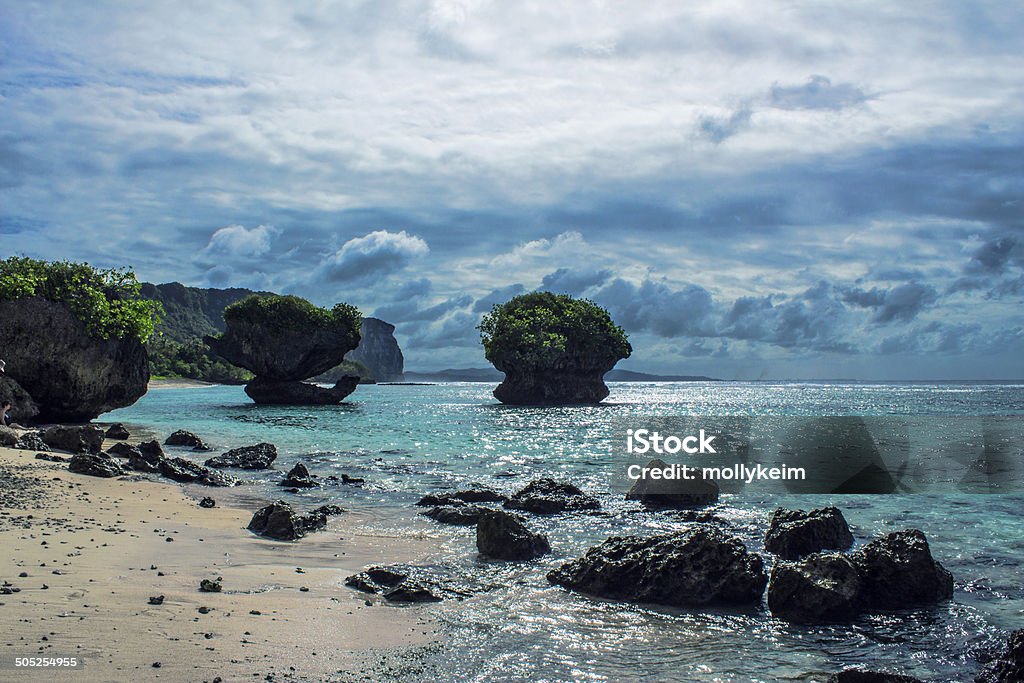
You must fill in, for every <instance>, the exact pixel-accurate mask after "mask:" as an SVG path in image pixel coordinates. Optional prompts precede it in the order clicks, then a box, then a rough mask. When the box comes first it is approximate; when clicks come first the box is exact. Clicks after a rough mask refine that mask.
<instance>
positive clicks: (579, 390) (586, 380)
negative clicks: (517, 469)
mask: <svg viewBox="0 0 1024 683" xmlns="http://www.w3.org/2000/svg"><path fill="white" fill-rule="evenodd" d="M480 334H481V339H482V341H483V345H484V351H485V355H486V357H487V360H489V361H490V362H491V363H493V364H494V367H496V368H497V369H498V370H501V371H502V372H504V373H505V381H503V382H502V383H501V384H500V385H498V388H496V389H495V390H494V396H495V398H497V399H498V400H499V401H501V402H502V403H509V404H514V405H571V404H586V403H600V402H601V401H602V400H604V398H605V397H606V396H608V387H607V386H605V383H604V375H605V373H606V372H608V371H609V370H611V369H612V368H613V367H614V366H615V364H616V363H617V362H618V361H620V360H622V359H623V358H628V357H629V355H630V354H631V353H632V352H633V349H632V347H631V346H630V345H629V341H628V340H627V338H626V333H625V332H624V331H623V330H622V328H621V327H619V326H618V325H616V324H615V323H614V322H612V319H611V316H609V315H608V312H607V311H606V310H604V309H603V308H601V307H600V306H598V305H597V304H594V303H593V302H591V301H587V300H585V299H574V298H572V297H570V296H566V295H564V294H552V293H551V292H533V293H530V294H523V295H521V296H517V297H515V298H513V299H511V300H509V301H508V302H506V303H504V304H501V305H497V306H495V307H494V308H492V309H491V312H490V313H488V314H487V315H486V316H484V318H483V320H482V321H481V323H480Z"/></svg>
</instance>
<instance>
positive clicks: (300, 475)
mask: <svg viewBox="0 0 1024 683" xmlns="http://www.w3.org/2000/svg"><path fill="white" fill-rule="evenodd" d="M277 484H278V486H287V487H289V488H297V489H311V488H313V487H315V486H319V485H320V484H319V483H318V482H317V481H316V480H315V478H314V477H313V475H311V474H310V473H309V470H308V469H306V466H305V465H303V464H302V463H301V462H300V463H297V464H296V465H295V467H293V468H291V469H290V470H288V474H286V475H284V479H282V480H281V481H279V482H277Z"/></svg>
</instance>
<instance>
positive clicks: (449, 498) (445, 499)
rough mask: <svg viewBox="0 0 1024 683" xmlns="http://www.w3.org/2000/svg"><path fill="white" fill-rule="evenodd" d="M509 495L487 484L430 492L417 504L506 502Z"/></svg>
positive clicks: (429, 505) (428, 505) (430, 505)
mask: <svg viewBox="0 0 1024 683" xmlns="http://www.w3.org/2000/svg"><path fill="white" fill-rule="evenodd" d="M506 501H508V496H506V495H505V494H503V493H499V492H498V491H495V490H494V489H492V488H488V487H486V486H473V488H469V489H463V490H462V491H454V492H449V491H444V492H441V493H428V494H427V495H425V496H423V497H422V498H420V500H419V502H418V503H416V504H417V505H421V506H424V507H434V506H438V505H461V504H462V503H504V502H506Z"/></svg>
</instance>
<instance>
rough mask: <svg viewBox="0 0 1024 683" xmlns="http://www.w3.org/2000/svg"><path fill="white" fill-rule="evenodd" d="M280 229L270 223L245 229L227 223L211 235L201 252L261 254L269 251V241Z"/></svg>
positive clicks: (244, 254)
mask: <svg viewBox="0 0 1024 683" xmlns="http://www.w3.org/2000/svg"><path fill="white" fill-rule="evenodd" d="M279 234H281V231H280V230H278V229H277V228H275V227H273V226H270V225H260V226H257V227H255V228H252V229H246V228H245V227H244V226H241V225H227V226H225V227H223V228H220V229H218V230H216V231H214V233H213V234H212V235H210V241H209V242H208V243H207V245H206V248H205V249H204V250H203V254H204V255H206V256H235V257H252V256H262V255H264V254H266V253H267V252H269V251H270V246H271V242H272V241H273V239H274V237H276V236H277V235H279Z"/></svg>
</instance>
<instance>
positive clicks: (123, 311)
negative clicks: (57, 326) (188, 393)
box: [0, 256, 161, 342]
mask: <svg viewBox="0 0 1024 683" xmlns="http://www.w3.org/2000/svg"><path fill="white" fill-rule="evenodd" d="M140 287H141V285H140V283H139V281H138V280H136V278H135V273H134V272H132V271H131V270H130V269H128V268H110V269H98V268H94V267H93V266H90V265H89V264H88V263H71V262H69V261H55V262H48V261H39V260H36V259H31V258H27V257H24V256H11V257H9V258H6V259H4V260H2V261H0V301H17V300H19V299H25V298H31V297H39V298H42V299H46V300H48V301H53V302H56V303H62V304H65V305H66V306H67V307H68V309H69V310H70V311H71V313H72V314H73V315H74V316H75V317H76V318H77V319H78V320H80V321H81V322H82V323H83V324H84V325H85V329H86V331H87V332H88V333H89V334H90V335H92V336H93V337H96V338H97V339H111V338H117V339H136V340H138V341H141V342H145V341H146V340H148V339H149V337H150V335H152V334H153V330H154V327H155V325H156V324H157V322H158V321H159V318H160V314H161V307H160V305H159V304H158V303H156V302H154V301H149V300H147V299H142V298H140V297H139V290H140Z"/></svg>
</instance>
